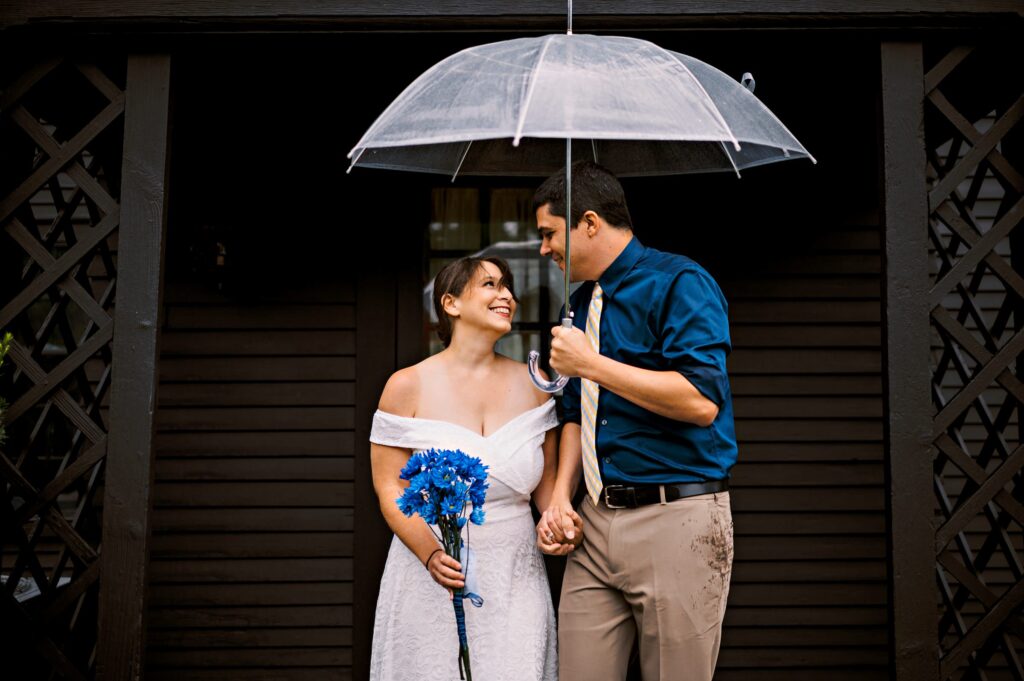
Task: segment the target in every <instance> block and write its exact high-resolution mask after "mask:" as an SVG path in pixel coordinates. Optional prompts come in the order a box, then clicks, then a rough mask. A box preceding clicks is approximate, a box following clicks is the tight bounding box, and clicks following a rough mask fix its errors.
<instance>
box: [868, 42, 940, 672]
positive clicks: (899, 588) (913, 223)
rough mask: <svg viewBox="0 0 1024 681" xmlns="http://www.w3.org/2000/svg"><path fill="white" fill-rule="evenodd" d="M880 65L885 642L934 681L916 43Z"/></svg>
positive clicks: (888, 46) (885, 50) (890, 53)
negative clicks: (886, 555) (887, 637)
mask: <svg viewBox="0 0 1024 681" xmlns="http://www.w3.org/2000/svg"><path fill="white" fill-rule="evenodd" d="M881 66H882V74H881V75H882V135H883V137H882V144H883V150H882V153H883V163H884V174H883V183H884V187H883V191H884V194H883V204H884V213H883V215H884V217H883V219H884V225H885V260H886V266H885V272H886V278H885V365H886V373H885V380H886V415H887V423H886V426H887V428H886V435H887V437H886V445H887V447H886V450H887V451H886V454H887V459H888V478H889V480H888V482H889V490H888V499H887V507H888V511H889V518H888V520H889V561H890V563H889V582H890V599H889V608H890V622H891V623H892V628H891V631H890V644H891V651H892V660H893V664H894V669H895V676H894V678H895V679H896V681H926V680H927V681H934V680H935V679H938V678H939V648H938V640H937V638H938V637H937V633H936V632H937V629H938V626H937V617H938V609H937V591H936V585H935V546H934V542H935V527H934V520H933V508H934V506H935V499H934V496H933V491H932V459H933V454H932V450H931V446H930V443H931V427H932V407H931V400H930V397H929V379H930V376H931V370H930V368H929V345H928V339H929V310H928V305H927V299H928V298H927V292H928V288H929V278H928V242H927V235H928V200H927V190H928V185H927V181H926V177H925V141H924V113H923V112H924V66H923V55H922V46H921V44H920V43H895V42H894V43H883V44H882V47H881Z"/></svg>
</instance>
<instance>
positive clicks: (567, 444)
mask: <svg viewBox="0 0 1024 681" xmlns="http://www.w3.org/2000/svg"><path fill="white" fill-rule="evenodd" d="M581 447H582V444H581V442H580V426H579V424H578V423H566V424H565V425H564V426H563V427H562V438H561V441H560V442H559V445H558V473H557V474H556V476H555V488H554V492H553V493H552V495H551V497H552V501H553V503H554V502H562V503H571V502H572V498H573V497H574V496H575V495H576V486H577V485H578V484H579V481H580V470H581V468H582V467H583V460H582V458H581Z"/></svg>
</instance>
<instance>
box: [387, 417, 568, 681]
mask: <svg viewBox="0 0 1024 681" xmlns="http://www.w3.org/2000/svg"><path fill="white" fill-rule="evenodd" d="M556 425H558V419H557V417H556V415H555V402H554V400H548V401H547V402H546V403H545V404H543V405H541V406H539V407H536V408H534V409H531V410H529V411H526V412H523V413H522V414H519V415H518V416H516V417H515V418H513V419H512V420H511V421H509V422H508V423H506V424H505V425H503V426H502V427H501V428H499V429H498V430H496V431H494V432H493V433H491V434H490V435H488V436H487V437H484V436H482V435H480V434H479V433H476V432H473V431H471V430H469V429H467V428H464V427H463V426H459V425H456V424H454V423H449V422H447V421H438V420H434V419H423V418H410V417H405V416H395V415H394V414H388V413H386V412H382V411H379V410H378V411H377V413H376V414H374V417H373V428H372V430H371V432H370V442H373V443H376V444H380V445H388V446H391V447H403V448H407V449H411V450H414V451H418V450H425V449H431V448H435V449H461V450H462V451H463V452H465V453H466V454H468V455H470V456H478V457H480V459H481V460H482V461H483V463H484V464H485V465H487V466H489V467H490V469H489V470H488V477H487V481H488V483H490V488H489V489H488V490H487V501H486V503H485V504H484V511H486V514H487V515H486V518H485V520H484V523H483V525H472V524H468V525H467V529H468V535H467V530H463V537H464V538H466V537H467V536H468V541H467V543H468V545H469V547H470V548H471V549H472V551H473V561H472V562H473V563H475V565H473V564H470V565H466V564H465V562H463V568H464V569H468V570H469V575H468V577H469V580H470V581H475V586H476V587H477V588H476V593H478V594H479V595H480V596H482V597H483V599H484V604H483V607H480V608H477V607H474V606H473V605H472V604H471V603H470V602H469V601H468V600H466V601H464V603H465V610H466V631H467V634H468V638H469V655H470V661H471V668H472V672H473V679H474V681H555V679H557V677H558V671H557V669H558V661H557V657H556V633H555V613H554V610H553V608H552V606H551V592H550V590H549V588H548V579H547V574H546V573H545V571H544V561H543V559H542V557H541V554H540V551H539V550H538V549H537V546H536V543H535V542H536V531H535V529H534V527H535V526H534V522H533V516H532V514H531V512H530V493H531V492H532V491H533V489H534V488H535V487H536V486H537V483H538V482H539V481H540V478H541V473H542V471H543V467H544V454H543V451H542V447H541V446H542V444H543V442H544V435H545V433H546V432H547V431H548V430H550V429H552V428H554V427H555V426H556ZM434 529H435V530H436V528H434ZM458 650H459V643H458V634H457V632H456V630H455V613H454V611H453V609H452V603H451V601H450V600H449V598H448V592H447V591H445V589H444V588H443V587H441V586H440V585H439V584H438V583H437V582H435V581H434V580H433V579H432V578H431V576H430V573H429V572H427V570H426V569H425V568H424V567H423V564H422V563H420V561H419V559H418V558H417V557H416V556H415V555H414V554H413V553H412V552H411V551H409V549H408V548H407V547H406V546H405V544H403V543H402V541H401V540H400V539H399V538H398V537H394V538H392V540H391V551H390V552H389V553H388V560H387V565H386V566H385V568H384V576H383V577H382V578H381V582H380V595H379V597H378V599H377V616H376V623H375V624H374V630H373V657H372V661H371V664H370V679H372V680H373V681H404V680H409V681H412V680H414V679H415V680H417V681H420V680H428V679H429V680H430V681H457V680H458V678H459V667H458Z"/></svg>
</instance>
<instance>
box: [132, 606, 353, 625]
mask: <svg viewBox="0 0 1024 681" xmlns="http://www.w3.org/2000/svg"><path fill="white" fill-rule="evenodd" d="M149 622H150V624H149V625H150V626H151V627H153V628H154V629H162V628H165V627H174V628H179V627H197V628H198V627H218V628H224V627H289V626H297V627H350V626H352V607H351V606H346V605H302V606H291V605H282V606H273V607H272V606H260V607H252V608H238V607H225V608H210V607H195V608H177V607H170V608H152V609H151V610H150V621H149Z"/></svg>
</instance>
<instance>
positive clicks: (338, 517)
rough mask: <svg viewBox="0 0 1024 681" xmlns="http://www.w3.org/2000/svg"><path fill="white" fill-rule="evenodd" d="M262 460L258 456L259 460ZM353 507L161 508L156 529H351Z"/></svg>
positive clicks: (259, 530) (251, 530)
mask: <svg viewBox="0 0 1024 681" xmlns="http://www.w3.org/2000/svg"><path fill="white" fill-rule="evenodd" d="M256 461H258V459H257V460H256ZM354 524H355V523H354V510H353V509H351V508H221V509H217V511H216V513H211V512H210V511H209V510H207V509H205V508H158V509H156V510H155V511H154V512H153V527H154V528H155V529H154V532H157V533H160V532H166V533H171V532H220V533H230V532H285V531H294V532H351V531H352V530H353V529H354Z"/></svg>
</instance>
